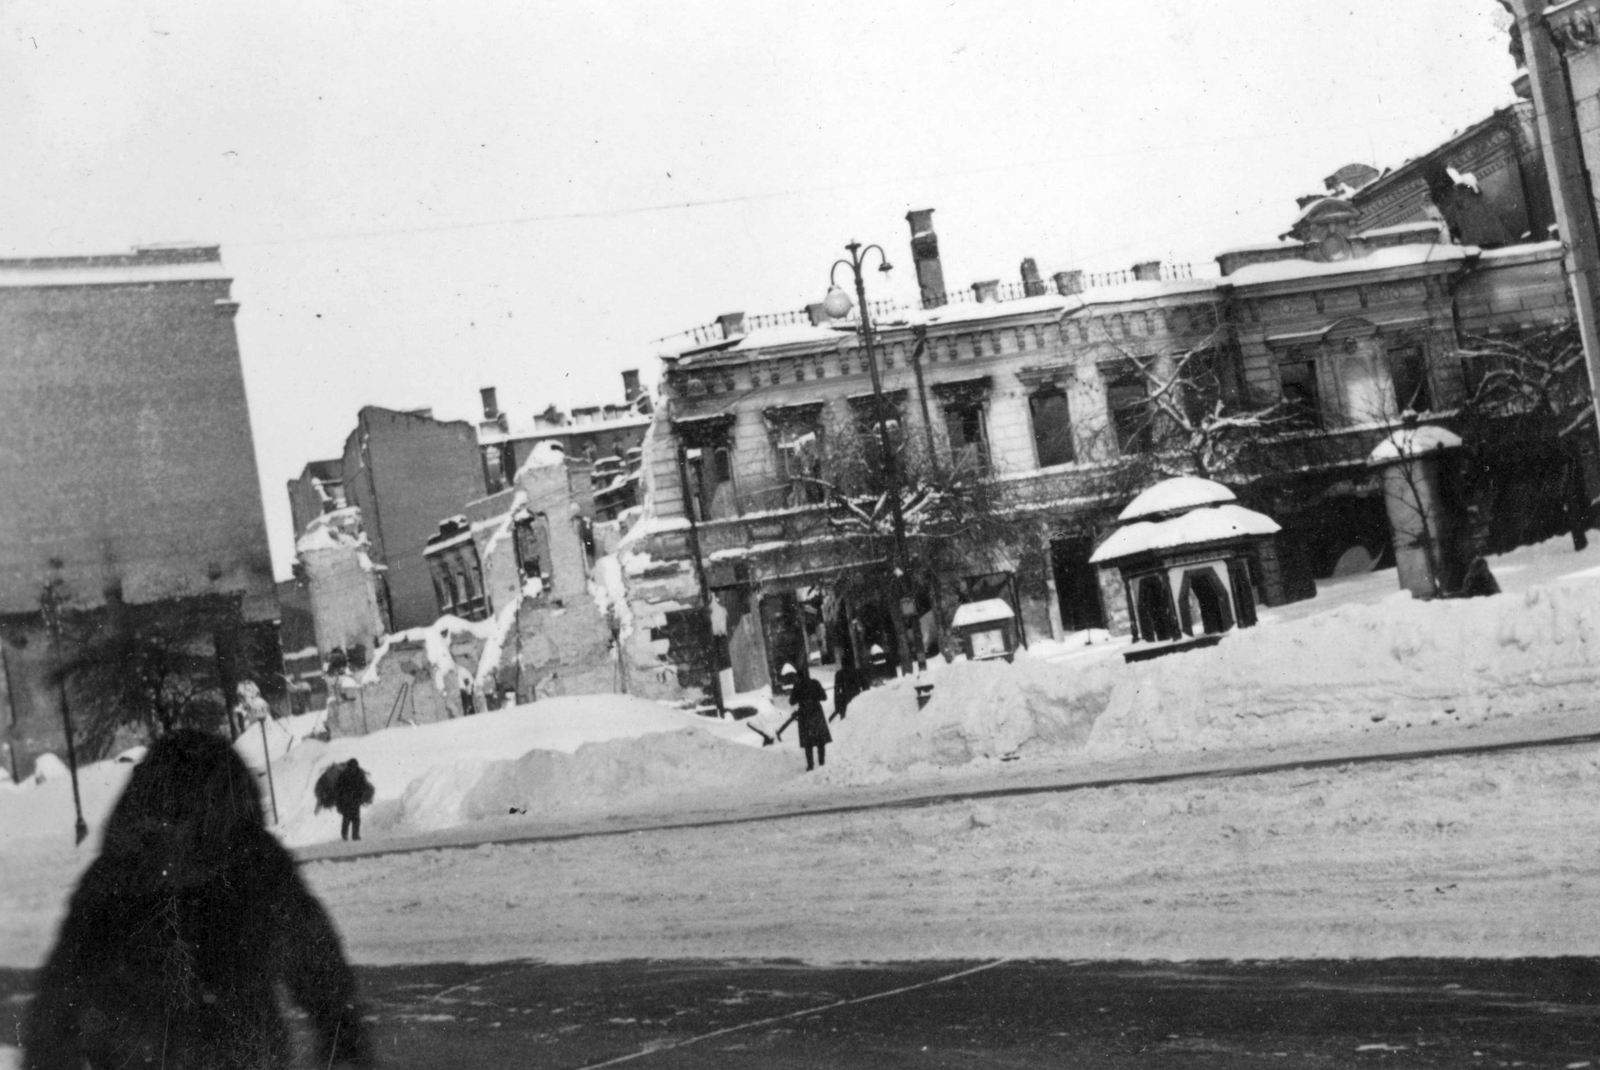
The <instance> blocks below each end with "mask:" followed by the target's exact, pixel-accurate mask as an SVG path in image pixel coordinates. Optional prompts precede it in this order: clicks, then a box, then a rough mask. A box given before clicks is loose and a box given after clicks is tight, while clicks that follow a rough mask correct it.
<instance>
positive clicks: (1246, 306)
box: [629, 196, 1567, 693]
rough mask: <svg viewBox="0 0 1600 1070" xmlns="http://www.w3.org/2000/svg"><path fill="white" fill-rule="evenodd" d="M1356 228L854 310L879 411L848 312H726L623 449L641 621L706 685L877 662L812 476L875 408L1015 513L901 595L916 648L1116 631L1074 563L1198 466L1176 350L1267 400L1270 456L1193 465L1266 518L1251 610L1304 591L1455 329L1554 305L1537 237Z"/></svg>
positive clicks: (925, 250)
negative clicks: (973, 634) (992, 617)
mask: <svg viewBox="0 0 1600 1070" xmlns="http://www.w3.org/2000/svg"><path fill="white" fill-rule="evenodd" d="M930 216H931V213H930V212H915V213H912V214H911V215H910V216H908V220H909V221H910V222H911V224H912V234H913V241H912V249H913V257H914V259H915V260H916V261H917V269H918V278H919V280H921V281H924V283H926V280H928V279H930V278H931V279H936V280H942V275H943V269H942V266H941V265H939V264H938V260H937V258H938V251H937V242H936V240H933V235H932V228H931V220H930ZM1360 217H1361V210H1360V209H1359V208H1357V207H1356V206H1354V205H1353V204H1352V203H1351V202H1350V201H1349V200H1346V199H1343V198H1339V197H1332V196H1329V197H1320V196H1319V197H1314V198H1307V199H1305V200H1304V201H1303V202H1302V210H1301V213H1300V216H1299V218H1298V219H1297V220H1296V221H1295V223H1294V225H1293V226H1292V228H1291V229H1290V231H1289V233H1288V234H1286V235H1285V236H1284V238H1282V239H1280V240H1278V241H1275V242H1272V243H1268V244H1264V245H1261V246H1256V247H1250V248H1244V249H1237V250H1232V251H1229V252H1227V253H1224V254H1222V255H1221V256H1219V257H1218V269H1217V271H1216V272H1215V273H1212V272H1203V271H1196V270H1193V269H1190V268H1188V267H1184V266H1176V265H1161V264H1159V263H1154V262H1152V263H1144V264H1140V265H1137V266H1135V268H1134V269H1133V270H1132V271H1131V272H1127V273H1114V274H1112V275H1110V276H1085V275H1084V274H1082V273H1080V272H1070V271H1069V272H1060V273H1057V274H1055V275H1054V276H1052V279H1051V283H1049V284H1045V283H1043V282H1042V280H1040V278H1039V275H1038V272H1037V271H1036V270H1033V265H1032V262H1031V261H1028V262H1025V264H1024V270H1023V272H1022V278H1021V280H1020V282H1018V283H1016V284H1011V285H1007V286H1001V285H1000V284H998V283H995V282H986V283H979V284H977V285H976V286H974V287H972V289H971V291H963V292H959V293H956V294H945V293H938V292H936V291H933V290H930V288H929V287H928V286H927V285H924V287H923V289H924V292H923V294H922V301H921V307H912V308H900V307H889V306H882V307H874V308H872V309H870V312H871V314H872V318H873V321H874V327H875V331H874V334H875V339H876V347H875V348H876V354H877V358H878V361H879V365H880V369H881V373H882V397H883V399H884V400H883V404H885V405H887V407H888V408H887V412H884V410H882V409H880V408H879V402H878V401H877V395H876V394H875V392H874V389H873V385H872V381H871V376H870V374H869V368H868V365H867V357H866V353H865V351H864V349H863V345H862V342H863V335H862V332H861V330H860V323H859V319H858V318H857V317H858V312H853V313H851V314H849V315H847V316H846V317H845V318H842V319H833V318H830V317H829V316H828V315H827V312H826V311H825V310H824V309H823V308H821V307H820V306H811V307H810V308H808V309H807V310H806V311H804V312H797V313H782V314H779V315H777V316H745V315H742V314H731V315H725V316H722V317H720V318H719V319H718V320H717V321H716V323H714V324H712V325H708V326H707V327H703V328H698V329H696V330H695V331H692V332H688V333H687V334H686V335H684V336H682V337H680V338H677V339H671V340H667V342H665V343H664V344H663V348H662V351H661V353H660V357H661V360H662V363H663V374H662V386H661V394H662V399H663V405H662V410H661V412H660V413H659V415H658V418H657V423H656V427H655V429H654V433H653V435H652V437H651V439H650V440H649V443H648V445H647V448H646V454H645V459H644V460H645V464H644V478H645V482H646V485H647V487H648V489H649V496H648V500H649V502H650V507H651V508H650V516H649V518H648V519H647V520H646V522H645V523H644V524H643V525H642V526H641V528H640V529H639V530H638V531H636V532H635V533H634V534H633V535H632V536H630V540H629V542H630V544H631V545H632V546H633V547H634V550H635V555H634V564H633V565H631V566H630V569H629V571H630V577H631V579H632V580H633V581H634V592H635V593H634V599H635V603H636V605H635V610H634V612H635V619H636V620H646V621H649V622H650V623H651V625H652V627H653V629H654V631H653V634H654V635H655V637H656V643H657V648H658V651H659V652H660V653H661V656H662V657H663V658H664V660H666V661H667V662H669V663H671V664H673V665H675V666H676V667H677V669H678V671H679V675H680V678H681V679H682V680H683V681H684V682H685V683H692V684H697V685H700V686H704V687H706V688H707V689H708V690H710V689H711V687H713V686H717V687H720V689H721V690H722V691H723V692H725V693H726V692H730V691H734V692H737V691H746V690H751V689H754V688H758V687H761V686H763V685H765V684H767V683H769V682H771V681H772V680H773V679H774V678H775V676H776V675H777V673H778V670H779V669H780V667H781V666H782V665H784V664H786V663H790V664H792V663H793V662H794V659H796V658H800V657H810V658H813V659H815V658H822V659H829V658H837V659H842V660H844V661H847V662H853V663H855V664H865V663H869V662H870V663H874V664H877V663H881V662H882V661H883V660H885V655H886V656H887V659H889V660H892V659H893V658H894V654H893V650H894V646H895V644H894V642H893V641H892V637H891V634H890V633H889V632H888V631H887V629H888V628H889V627H890V624H889V622H890V620H891V619H892V618H893V616H894V614H893V613H892V612H888V611H886V610H885V607H884V606H882V605H881V604H863V602H862V600H861V597H860V593H859V592H860V591H861V590H862V586H861V585H860V584H847V583H843V582H841V581H842V580H843V579H844V578H846V577H849V576H851V575H853V574H854V575H859V574H860V573H862V572H863V571H866V572H871V571H873V570H879V571H880V572H881V570H882V569H884V568H885V567H886V565H887V560H886V557H885V555H884V554H883V552H882V550H881V548H879V549H878V550H877V551H876V553H874V552H871V551H868V552H865V553H864V552H863V549H862V546H863V544H862V543H860V542H859V541H850V540H847V539H843V538H841V537H840V536H839V530H840V528H839V523H838V511H837V509H836V508H834V507H832V506H830V504H829V503H828V502H826V501H824V500H823V493H822V490H821V489H820V488H825V487H826V485H827V482H828V480H827V479H826V474H827V473H826V472H825V471H824V470H823V469H824V468H825V466H826V464H827V463H828V461H827V460H826V458H827V457H828V456H830V455H832V456H837V455H838V453H839V450H838V449H837V446H838V445H839V443H840V439H841V437H848V436H864V437H865V440H866V441H867V443H868V445H867V447H866V449H867V450H868V452H869V453H870V450H871V449H872V447H871V446H870V441H871V439H872V438H873V437H874V436H875V435H876V434H878V433H879V428H878V424H879V417H880V415H884V416H887V418H888V421H889V423H890V424H891V425H892V427H893V429H894V434H895V435H896V436H899V439H900V440H901V441H903V442H906V443H922V444H924V445H923V447H922V448H923V449H924V450H925V451H926V453H927V454H928V455H930V456H931V457H933V458H935V459H937V460H938V461H939V463H942V464H944V465H946V466H953V465H956V464H958V463H965V464H974V463H975V464H977V465H979V466H980V467H981V470H982V471H983V473H984V474H985V475H986V477H987V479H988V480H989V483H990V485H991V486H992V487H994V488H995V490H996V495H997V497H996V498H995V503H996V507H997V509H999V510H1000V511H1003V512H1004V514H1005V515H1006V516H1007V517H1009V518H1010V519H1011V520H1012V521H1013V525H1012V529H1011V532H1010V534H1009V535H1008V536H1006V537H1004V538H1003V539H1002V540H1001V541H1003V542H1006V543H1009V545H1006V546H1004V547H1000V548H998V552H997V553H995V554H990V555H983V559H982V560H974V561H973V562H972V563H971V566H970V567H969V568H966V569H962V568H954V569H952V570H951V574H949V575H947V576H945V577H943V578H942V579H941V581H940V582H939V584H938V586H939V587H940V588H941V589H942V591H943V594H940V593H938V592H930V591H927V590H912V591H909V592H905V595H906V597H905V599H904V604H903V605H902V606H901V609H902V610H903V615H904V616H906V617H908V618H910V619H911V620H912V621H913V625H914V626H913V629H912V630H913V631H915V632H917V633H918V634H917V636H916V645H920V646H922V647H923V648H924V649H925V650H927V649H931V648H932V646H933V645H934V644H933V641H934V640H935V637H936V635H937V633H938V631H939V628H938V621H937V620H936V619H935V620H930V617H934V618H936V617H937V616H938V614H939V612H940V607H941V605H943V606H945V607H946V608H947V607H948V605H949V604H950V603H951V602H953V601H955V600H957V599H959V601H963V602H965V601H976V600H979V599H988V598H992V597H997V596H998V597H1001V598H1004V599H1006V600H1007V601H1008V603H1009V604H1010V605H1011V606H1012V607H1013V609H1014V611H1015V613H1016V615H1017V618H1018V620H1019V621H1020V624H1021V630H1022V633H1023V638H1024V640H1025V639H1026V637H1027V636H1028V635H1034V636H1040V635H1052V636H1059V635H1063V634H1065V633H1066V632H1070V631H1078V630H1082V629H1085V628H1094V627H1107V628H1110V629H1111V630H1113V631H1122V632H1125V631H1126V630H1127V627H1128V616H1129V610H1128V606H1127V605H1126V601H1125V599H1124V597H1123V596H1122V595H1121V593H1120V586H1119V585H1118V584H1117V583H1116V582H1114V580H1113V578H1112V577H1109V576H1102V575H1100V574H1099V573H1098V572H1097V570H1096V569H1095V568H1094V567H1093V566H1091V565H1090V563H1089V557H1090V555H1091V553H1092V552H1093V550H1094V547H1095V545H1096V543H1097V541H1098V540H1099V539H1100V538H1101V537H1102V536H1103V534H1104V532H1105V531H1107V530H1108V529H1109V526H1110V524H1111V522H1112V520H1113V518H1114V517H1115V514H1116V512H1117V510H1118V509H1120V508H1121V507H1122V506H1123V505H1124V504H1126V502H1127V501H1128V500H1129V499H1130V498H1131V497H1132V496H1133V494H1134V493H1135V492H1136V491H1138V490H1140V489H1142V485H1136V484H1134V483H1130V482H1129V480H1130V479H1133V480H1139V479H1143V480H1146V481H1149V480H1152V479H1153V478H1155V477H1157V476H1158V475H1159V474H1161V473H1162V472H1163V469H1165V468H1168V467H1170V466H1173V465H1175V466H1177V467H1178V469H1179V470H1183V469H1185V467H1186V466H1187V468H1188V470H1192V465H1189V462H1188V459H1187V458H1185V457H1184V455H1183V452H1182V450H1181V449H1179V450H1178V451H1177V453H1176V454H1175V455H1173V456H1166V455H1165V454H1166V451H1168V450H1169V449H1170V448H1171V443H1172V436H1171V435H1170V434H1167V433H1164V432H1170V431H1171V430H1172V428H1171V427H1170V421H1166V422H1165V423H1164V421H1163V418H1162V417H1161V414H1160V413H1161V405H1162V402H1163V398H1162V397H1160V396H1158V395H1162V394H1164V393H1166V392H1167V391H1168V390H1170V389H1174V385H1173V384H1174V382H1175V381H1176V378H1181V377H1182V375H1183V374H1185V369H1189V368H1192V367H1195V366H1196V364H1197V361H1198V363H1200V364H1203V365H1204V366H1205V367H1206V368H1208V369H1210V370H1211V371H1212V372H1214V377H1215V380H1216V382H1217V384H1218V390H1220V392H1221V395H1223V396H1225V397H1227V398H1228V399H1230V400H1231V401H1232V402H1233V404H1232V406H1231V407H1230V410H1229V411H1233V412H1250V411H1253V412H1263V411H1265V412H1267V413H1270V422H1264V423H1263V425H1262V428H1261V431H1262V435H1263V436H1264V437H1266V438H1267V439H1269V440H1270V441H1271V443H1272V449H1271V450H1270V451H1266V453H1265V454H1262V453H1261V452H1260V451H1258V456H1257V457H1256V459H1255V461H1254V463H1253V465H1252V466H1251V467H1249V468H1248V469H1246V468H1243V467H1241V468H1240V469H1238V470H1236V471H1233V472H1222V473H1215V472H1211V473H1204V474H1207V475H1209V476H1211V477H1212V478H1222V479H1224V480H1226V481H1229V482H1232V483H1234V484H1235V485H1236V486H1237V487H1238V489H1239V492H1240V495H1241V497H1243V498H1245V499H1247V500H1248V501H1250V503H1251V505H1252V506H1253V507H1254V508H1259V509H1262V510H1263V511H1265V512H1267V513H1269V514H1270V515H1271V516H1272V517H1273V518H1274V519H1276V520H1277V521H1278V522H1279V523H1280V524H1281V525H1282V527H1283V531H1282V532H1281V533H1280V534H1279V535H1278V536H1276V538H1275V539H1273V540H1269V541H1268V542H1267V543H1265V544H1264V545H1263V546H1262V548H1261V550H1260V551H1259V553H1257V555H1256V556H1255V559H1254V564H1253V566H1252V568H1251V571H1250V575H1251V582H1252V583H1253V584H1255V586H1256V590H1255V591H1254V592H1253V594H1254V596H1255V600H1256V601H1258V602H1260V603H1262V604H1266V605H1272V604H1275V603H1278V602H1282V601H1286V600H1290V599H1293V598H1298V597H1306V596H1309V595H1310V594H1312V593H1314V582H1313V579H1314V577H1315V576H1317V575H1328V574H1329V573H1330V571H1331V570H1332V569H1333V568H1334V567H1335V565H1336V563H1337V562H1339V561H1340V560H1341V558H1345V557H1346V555H1347V554H1349V553H1350V552H1351V551H1352V550H1355V549H1358V548H1359V549H1361V550H1362V551H1363V553H1364V554H1365V555H1366V556H1367V558H1368V559H1369V560H1370V559H1372V558H1374V557H1377V556H1381V554H1382V553H1383V549H1384V547H1385V546H1386V545H1387V538H1388V527H1387V521H1386V519H1385V515H1384V508H1383V503H1382V499H1381V491H1380V489H1379V488H1378V487H1377V485H1376V484H1375V483H1374V482H1373V481H1372V479H1371V477H1370V475H1369V474H1368V473H1367V471H1366V469H1365V467H1364V460H1365V458H1366V456H1367V454H1368V452H1370V450H1371V448H1372V447H1373V445H1374V444H1375V443H1376V442H1377V440H1378V439H1379V438H1380V437H1381V435H1382V434H1383V433H1384V432H1385V430H1386V429H1388V428H1390V427H1392V426H1393V425H1394V424H1395V423H1397V422H1398V421H1399V420H1400V418H1401V415H1402V414H1403V413H1406V412H1414V413H1420V414H1423V416H1424V417H1425V418H1426V417H1428V416H1429V415H1430V414H1431V415H1433V416H1435V417H1437V418H1445V417H1446V416H1447V415H1448V414H1449V413H1450V412H1451V411H1452V410H1453V408H1454V406H1455V405H1456V404H1457V403H1458V402H1459V401H1460V399H1461V397H1462V395H1463V391H1464V389H1465V387H1466V376H1467V374H1468V373H1469V369H1467V368H1465V367H1464V365H1463V361H1462V359H1461V357H1460V355H1459V351H1460V345H1459V343H1460V340H1461V338H1462V337H1463V336H1464V334H1465V333H1467V332H1468V331H1479V332H1495V331H1504V330H1508V329H1516V328H1523V327H1528V326H1534V325H1540V324H1548V323H1555V322H1561V321H1563V320H1564V319H1565V318H1566V316H1567V298H1566V291H1565V287H1564V285H1563V283H1562V277H1561V272H1560V256H1561V250H1560V246H1559V245H1558V244H1557V243H1554V242H1543V243H1522V244H1517V243H1513V244H1508V245H1504V246H1502V247H1500V248H1497V249H1494V250H1485V249H1483V248H1481V247H1479V246H1475V245H1464V244H1457V243H1456V242H1454V241H1452V240H1451V235H1450V232H1449V228H1448V225H1447V223H1444V222H1442V221H1434V220H1429V219H1424V220H1421V221H1412V222H1403V223H1399V224H1390V225H1385V226H1380V227H1374V228H1369V229H1362V228H1361V227H1360V226H1359V220H1360ZM1184 389H1187V387H1184ZM1201 416H1202V417H1203V414H1201ZM830 445H832V446H833V447H835V448H833V449H832V450H831V451H830V449H829V446H830ZM1157 455H1160V456H1157ZM1169 474H1170V473H1169ZM1040 548H1042V552H1040ZM868 586H869V587H870V584H869V585H868ZM879 587H880V589H881V588H882V587H883V585H881V584H880V585H879ZM846 591H849V592H853V594H852V595H851V597H843V596H842V595H841V592H846ZM952 592H953V593H954V596H955V597H954V598H951V597H949V595H950V594H951V593H952ZM880 602H881V599H880ZM917 624H920V628H919V627H916V625H917Z"/></svg>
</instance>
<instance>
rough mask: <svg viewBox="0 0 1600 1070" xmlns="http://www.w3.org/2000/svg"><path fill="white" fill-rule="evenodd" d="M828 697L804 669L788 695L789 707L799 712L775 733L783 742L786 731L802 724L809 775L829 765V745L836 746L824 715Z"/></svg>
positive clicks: (801, 741) (792, 715)
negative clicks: (814, 755) (784, 731)
mask: <svg viewBox="0 0 1600 1070" xmlns="http://www.w3.org/2000/svg"><path fill="white" fill-rule="evenodd" d="M827 697H828V692H827V691H825V690H823V687H822V685H821V684H820V683H818V682H817V681H816V680H814V679H812V676H811V674H810V673H809V672H807V671H805V670H804V669H801V670H800V674H799V678H798V679H796V680H795V685H794V690H793V691H791V692H789V705H791V706H797V707H799V708H798V709H796V710H795V711H794V713H792V714H790V715H789V719H788V720H787V721H785V722H783V724H781V725H779V726H778V730H777V731H776V732H774V733H773V735H775V736H777V737H778V738H779V739H782V738H783V730H784V729H785V728H788V727H789V726H790V725H791V724H794V723H795V722H796V721H798V722H799V723H800V746H801V747H803V748H805V752H806V772H808V773H809V772H810V771H811V770H812V769H814V768H816V766H818V765H827V764H828V744H829V743H832V742H833V734H832V733H830V732H829V731H828V716H827V714H825V713H823V712H822V703H823V702H824V701H826V700H827ZM813 749H814V750H815V751H816V764H815V765H813V764H812V754H811V752H812V750H813Z"/></svg>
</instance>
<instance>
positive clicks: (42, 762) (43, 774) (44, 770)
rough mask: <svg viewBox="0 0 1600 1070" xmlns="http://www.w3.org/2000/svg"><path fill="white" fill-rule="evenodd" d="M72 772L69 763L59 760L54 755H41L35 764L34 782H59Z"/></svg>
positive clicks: (35, 760)
mask: <svg viewBox="0 0 1600 1070" xmlns="http://www.w3.org/2000/svg"><path fill="white" fill-rule="evenodd" d="M69 772H71V770H69V769H68V768H67V763H66V762H64V761H62V760H61V759H60V758H57V757H56V756H55V755H54V754H41V755H39V757H37V758H35V759H34V762H33V782H34V783H35V784H43V783H44V782H45V781H47V780H59V779H61V778H62V777H64V776H66V775H67V774H68V773H69Z"/></svg>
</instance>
